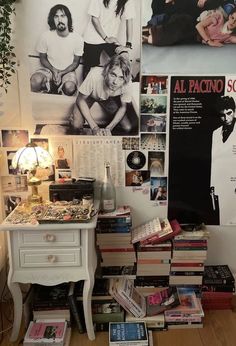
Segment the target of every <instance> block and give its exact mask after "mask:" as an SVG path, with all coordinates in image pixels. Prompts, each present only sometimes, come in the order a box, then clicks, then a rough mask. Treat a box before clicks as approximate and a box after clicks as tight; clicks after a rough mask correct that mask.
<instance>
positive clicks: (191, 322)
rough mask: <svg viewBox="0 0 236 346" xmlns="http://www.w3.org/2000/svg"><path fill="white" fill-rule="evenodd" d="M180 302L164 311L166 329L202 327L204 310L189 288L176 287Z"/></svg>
mask: <svg viewBox="0 0 236 346" xmlns="http://www.w3.org/2000/svg"><path fill="white" fill-rule="evenodd" d="M177 292H178V297H179V300H180V304H179V305H178V306H176V307H174V308H171V309H169V310H166V311H165V312H164V315H165V321H166V323H167V326H168V329H178V328H202V327H203V317H204V312H203V309H202V305H201V301H200V298H197V297H196V295H195V292H194V290H192V289H191V288H190V289H189V288H186V287H184V288H180V287H179V288H177Z"/></svg>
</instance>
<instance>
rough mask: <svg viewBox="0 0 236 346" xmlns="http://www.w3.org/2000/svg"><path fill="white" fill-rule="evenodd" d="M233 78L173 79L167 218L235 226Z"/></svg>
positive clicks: (235, 83)
mask: <svg viewBox="0 0 236 346" xmlns="http://www.w3.org/2000/svg"><path fill="white" fill-rule="evenodd" d="M235 102H236V76H184V77H181V76H178V77H177V76H175V77H172V78H171V91H170V128H169V140H170V142H169V189H168V191H169V195H168V201H169V203H168V217H169V218H170V219H173V218H177V219H178V221H179V222H181V223H190V222H191V223H192V222H196V223H201V222H204V223H205V224H208V225H211V224H212V225H234V224H236V214H235V205H236V128H235V119H236V118H235Z"/></svg>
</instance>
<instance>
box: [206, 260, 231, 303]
mask: <svg viewBox="0 0 236 346" xmlns="http://www.w3.org/2000/svg"><path fill="white" fill-rule="evenodd" d="M234 292H235V279H234V276H233V275H232V272H231V270H230V268H229V266H228V265H206V266H205V269H204V275H203V285H202V306H203V308H204V309H208V310H214V309H218V310H219V309H232V308H233V305H232V299H233V294H234Z"/></svg>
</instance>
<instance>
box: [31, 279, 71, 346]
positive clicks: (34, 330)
mask: <svg viewBox="0 0 236 346" xmlns="http://www.w3.org/2000/svg"><path fill="white" fill-rule="evenodd" d="M32 290H33V294H32V296H33V301H32V308H33V321H31V322H30V324H29V326H28V329H27V332H26V335H25V338H24V345H27V346H30V345H31V346H33V345H40V344H43V345H47V344H51V343H52V341H53V340H54V338H55V340H56V341H55V344H56V345H58V346H61V345H62V346H64V345H69V342H70V335H71V328H70V323H71V312H70V303H69V296H70V294H71V284H70V283H63V284H60V285H56V286H42V285H38V284H34V285H32Z"/></svg>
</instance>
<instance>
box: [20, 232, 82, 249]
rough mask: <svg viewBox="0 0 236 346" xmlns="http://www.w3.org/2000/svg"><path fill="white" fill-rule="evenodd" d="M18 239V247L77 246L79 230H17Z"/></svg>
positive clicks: (78, 243)
mask: <svg viewBox="0 0 236 346" xmlns="http://www.w3.org/2000/svg"><path fill="white" fill-rule="evenodd" d="M18 241H19V246H20V247H32V246H33V247H34V246H37V247H38V246H41V247H42V246H52V244H53V246H78V245H80V230H78V229H77V230H66V229H65V230H62V231H51V230H48V231H28V232H27V231H18Z"/></svg>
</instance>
